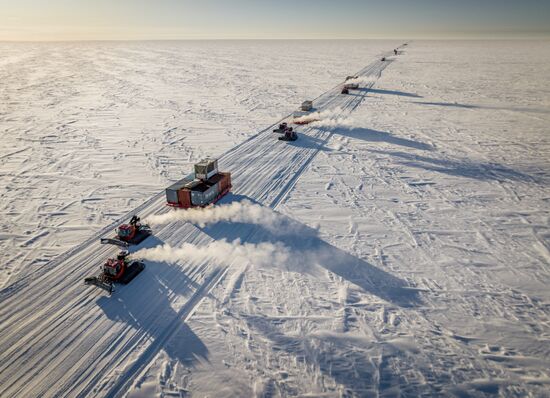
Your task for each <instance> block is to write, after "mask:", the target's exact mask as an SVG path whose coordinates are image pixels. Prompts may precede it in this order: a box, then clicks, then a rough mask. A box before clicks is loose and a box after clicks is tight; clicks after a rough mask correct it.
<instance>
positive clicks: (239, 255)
mask: <svg viewBox="0 0 550 398" xmlns="http://www.w3.org/2000/svg"><path fill="white" fill-rule="evenodd" d="M132 258H134V259H142V260H150V261H163V262H169V263H174V262H177V261H193V262H201V261H206V260H213V261H216V262H217V263H219V264H224V265H230V264H231V263H232V262H233V261H235V260H239V261H248V262H250V263H251V264H252V265H255V266H275V267H286V266H287V264H288V263H289V262H290V261H291V255H290V251H289V250H288V249H287V248H286V247H285V246H283V245H282V244H280V243H269V242H264V243H259V244H252V243H241V241H240V240H239V239H236V240H234V241H233V242H228V241H226V240H219V241H213V242H210V243H208V244H207V245H203V246H197V245H193V244H191V243H184V244H183V245H182V246H181V247H177V248H175V247H171V246H170V245H159V246H155V247H152V248H149V249H141V250H138V251H137V252H135V253H133V254H132Z"/></svg>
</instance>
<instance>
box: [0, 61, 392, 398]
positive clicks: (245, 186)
mask: <svg viewBox="0 0 550 398" xmlns="http://www.w3.org/2000/svg"><path fill="white" fill-rule="evenodd" d="M384 67H386V64H384V63H380V61H376V62H375V63H374V64H373V65H372V66H369V67H367V68H365V69H364V71H366V72H367V73H371V72H376V73H380V71H381V70H382V69H383V68H384ZM363 98H364V96H353V97H351V98H350V97H349V96H341V95H339V92H338V91H337V90H336V91H335V90H332V91H329V92H328V93H327V94H325V96H322V97H320V99H319V103H320V104H321V106H323V107H328V106H329V105H334V104H335V103H336V102H340V104H341V105H343V109H345V110H346V111H349V109H353V107H354V106H355V105H356V104H357V103H359V101H362V100H363ZM298 130H299V131H300V129H298ZM300 133H301V134H302V135H303V137H302V140H304V139H306V137H309V138H314V139H318V140H319V141H313V142H317V143H319V142H323V139H325V141H326V139H327V138H328V137H330V134H331V133H330V132H327V131H325V130H322V129H315V128H305V129H303V131H300ZM300 143H301V141H298V145H292V144H288V143H281V142H278V141H277V140H276V136H275V135H274V134H273V133H271V131H269V129H266V130H264V131H263V132H260V133H259V134H257V135H255V136H254V137H253V138H252V139H249V140H247V141H245V142H244V143H243V144H241V145H239V146H237V148H236V149H234V150H231V151H229V152H228V153H227V154H226V155H224V156H222V157H221V158H220V164H221V165H223V166H224V167H227V169H228V170H230V171H231V172H232V173H234V186H235V187H237V188H236V189H235V194H244V195H246V196H248V197H250V198H252V199H255V200H258V201H259V202H261V203H262V202H263V203H264V204H265V205H267V206H272V207H276V206H277V205H278V204H279V203H280V201H281V199H282V198H284V192H288V191H289V190H291V189H292V187H293V186H294V183H295V182H296V181H297V178H298V177H299V175H300V173H302V172H303V171H305V169H306V168H307V165H308V164H309V162H310V161H311V159H312V158H313V157H314V156H315V155H316V154H317V153H318V152H319V149H320V148H321V147H322V145H320V144H316V145H315V144H314V145H313V146H312V147H303V146H301V145H299V144H300ZM243 155H244V156H243ZM257 166H260V167H257ZM281 192H283V194H282V195H281ZM273 193H275V196H274V197H272V198H271V197H270V196H269V195H270V194H273ZM163 195H164V193H163V192H161V193H159V194H157V195H155V196H154V197H153V198H151V199H150V200H148V201H146V202H145V203H144V204H142V205H141V206H139V207H138V208H137V209H135V210H133V211H131V212H128V213H127V214H126V215H125V216H124V217H123V218H122V219H126V218H128V217H129V216H130V215H131V214H134V213H140V215H142V216H143V217H146V216H147V215H149V214H153V213H162V212H165V211H166V207H165V206H164V200H163ZM119 222H120V220H119V221H117V222H115V223H113V224H111V225H110V226H108V227H106V228H104V229H102V230H101V231H99V232H98V233H96V234H94V235H93V236H92V237H90V239H88V240H86V241H84V242H83V243H82V244H80V245H78V246H76V247H75V248H74V249H72V250H70V251H68V252H66V253H65V254H63V255H61V256H59V257H58V258H56V259H55V260H53V261H52V262H51V263H49V264H48V265H47V266H45V267H43V269H41V270H39V271H37V272H35V273H33V274H30V275H28V276H26V277H25V278H23V279H21V280H19V281H17V282H15V283H14V284H13V285H10V286H8V287H6V288H5V289H2V290H1V291H0V301H1V302H2V304H3V306H2V309H0V320H1V321H2V323H1V325H2V326H0V333H2V335H3V337H4V339H3V348H4V350H3V352H2V354H0V360H1V361H0V363H3V364H5V366H8V367H9V370H8V369H7V368H4V371H1V372H0V394H1V395H4V394H6V395H8V396H9V395H13V394H27V393H30V391H39V392H40V394H43V395H58V394H59V391H62V392H66V393H71V392H74V393H77V394H79V395H83V394H86V393H89V392H93V393H94V394H95V395H104V394H107V395H108V396H116V395H119V394H123V393H124V391H125V389H126V388H128V387H130V386H131V385H132V384H133V382H134V381H135V379H136V377H137V376H138V375H139V373H140V372H141V371H142V370H143V369H144V368H145V367H146V366H147V364H148V362H149V360H150V359H151V358H153V357H154V355H155V354H156V353H157V352H158V350H159V349H160V348H161V347H162V346H163V344H164V342H165V341H166V340H167V339H169V337H170V336H171V335H172V333H173V332H174V331H175V330H176V329H177V327H178V326H179V322H180V321H181V317H182V316H188V315H189V314H192V313H193V311H194V309H195V308H196V307H197V306H198V305H199V304H200V302H201V300H202V298H203V297H205V295H206V294H208V292H209V291H210V290H211V289H212V288H214V287H215V286H216V285H217V284H218V283H219V282H220V281H221V280H222V279H223V278H224V276H225V272H226V271H216V270H218V267H217V266H216V265H215V264H210V265H207V266H206V267H205V268H203V267H202V266H201V268H200V269H201V271H200V272H198V273H196V274H195V275H194V276H193V279H192V282H193V283H199V285H198V287H197V289H196V290H195V293H193V294H192V295H191V296H190V297H188V298H187V302H186V304H184V306H183V307H182V309H181V311H180V312H178V313H176V314H175V315H172V316H173V317H174V318H173V320H172V322H171V323H168V324H167V325H164V326H165V329H164V330H157V329H153V330H154V332H153V330H149V329H148V328H150V327H152V326H148V325H147V324H146V325H142V326H141V328H140V327H137V325H135V324H133V323H128V322H122V323H121V322H117V320H116V318H115V319H110V318H109V317H107V316H106V315H105V314H104V312H103V309H102V308H100V307H98V305H97V304H96V301H97V299H98V297H99V298H100V297H102V295H103V293H102V292H99V291H97V290H93V289H91V288H89V287H85V286H83V283H82V279H83V278H84V276H87V275H89V274H90V273H94V272H95V268H96V266H97V265H98V264H99V263H101V261H103V260H104V259H105V258H106V257H108V256H109V255H112V254H114V253H115V252H116V249H115V248H108V247H101V246H99V243H98V238H99V237H102V236H108V235H110V234H111V232H110V231H111V230H112V229H113V228H114V227H115V226H116V225H117V224H118V223H119ZM193 230H194V227H193V226H191V225H181V223H180V224H178V225H167V226H165V227H163V228H161V229H159V231H157V235H159V236H164V235H166V238H165V240H164V242H166V243H172V242H174V243H175V242H180V241H181V239H179V237H180V236H182V234H183V236H188V238H185V240H186V241H189V242H200V241H203V240H204V238H203V237H202V236H203V235H204V234H201V233H199V234H198V235H197V234H196V233H194V231H193ZM176 231H178V234H179V236H177V235H174V233H175V232H176ZM244 232H246V231H244ZM146 242H147V241H146ZM226 269H227V268H226ZM189 274H190V275H191V273H189ZM162 275H164V277H168V278H173V277H174V276H177V275H179V272H177V271H169V270H168V271H164V273H163V274H162ZM154 276H156V275H149V276H148V277H149V278H151V277H154ZM158 276H160V274H159V275H158ZM203 276H205V277H206V278H207V279H206V280H202V281H200V282H199V280H200V279H201V278H202V277H203ZM144 278H147V273H146V274H144V276H143V277H142V278H141V279H144ZM180 278H181V276H180ZM139 283H141V282H140V281H139V278H138V280H137V281H136V282H133V284H134V286H128V287H122V288H120V289H118V290H117V292H116V293H115V294H114V295H113V297H112V298H111V299H110V300H111V302H113V301H115V300H125V299H128V298H129V299H130V300H133V298H132V297H133V296H132V294H133V291H132V289H133V288H134V287H136V286H139ZM23 291H25V294H22V293H23ZM22 300H23V301H22ZM128 304H130V302H128ZM155 308H156V307H155V305H154V304H151V305H149V308H144V309H143V311H144V313H143V314H142V316H143V321H144V322H145V321H147V322H149V321H150V320H152V319H153V318H154V313H155ZM140 319H141V318H140ZM68 322H69V323H68ZM151 333H153V336H154V338H153V342H151V341H150V340H151V338H150V334H151ZM144 345H145V346H146V348H145V351H142V352H140V354H139V358H138V359H137V360H136V363H135V364H134V365H131V366H130V367H129V368H128V369H127V370H126V371H125V372H124V374H123V376H124V377H122V375H120V374H118V373H117V372H115V373H113V371H114V370H115V369H118V366H120V365H121V364H122V363H123V361H125V360H129V359H130V355H132V354H134V353H135V352H136V351H135V350H136V349H138V350H139V347H142V346H144ZM46 347H48V348H46ZM86 347H88V348H86ZM73 351H74V352H73ZM16 352H19V353H22V354H21V355H16V356H15V358H14V357H10V355H9V354H10V353H11V354H14V353H16ZM61 352H63V353H64V355H63V354H61ZM31 369H32V370H31ZM106 376H109V380H111V382H108V383H107V384H105V382H102V380H105V377H106ZM98 386H99V390H97V389H96V388H97V387H98Z"/></svg>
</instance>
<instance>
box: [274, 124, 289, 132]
mask: <svg viewBox="0 0 550 398" xmlns="http://www.w3.org/2000/svg"><path fill="white" fill-rule="evenodd" d="M287 128H288V124H287V123H286V122H284V123H281V124H279V127H278V128H276V129H274V130H273V132H274V133H280V134H282V133H284V132H285V130H286V129H287Z"/></svg>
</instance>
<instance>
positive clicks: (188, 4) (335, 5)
mask: <svg viewBox="0 0 550 398" xmlns="http://www.w3.org/2000/svg"><path fill="white" fill-rule="evenodd" d="M462 37H463V38H475V37H490V38H509V37H520V38H521V37H550V0H516V1H511V0H455V1H451V0H382V1H374V0H340V1H336V0H332V1H329V0H294V1H292V0H273V1H267V0H197V1H190V0H49V1H46V0H0V40H139V39H151V40H156V39H315V38H320V39H327V38H343V39H345V38H349V39H361V38H411V39H414V38H462Z"/></svg>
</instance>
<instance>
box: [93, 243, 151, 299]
mask: <svg viewBox="0 0 550 398" xmlns="http://www.w3.org/2000/svg"><path fill="white" fill-rule="evenodd" d="M144 269H145V264H144V263H142V262H141V261H133V260H130V259H129V258H128V252H127V251H125V250H123V251H121V252H120V253H119V254H118V255H117V256H116V258H110V259H108V260H107V261H106V262H105V263H104V264H103V265H102V266H101V273H100V274H99V275H97V276H91V277H88V278H85V279H84V283H85V284H86V285H94V286H97V287H99V288H101V289H103V290H106V291H107V292H109V294H112V293H113V291H114V284H115V283H121V284H123V285H126V284H127V283H130V282H131V281H132V280H133V279H134V278H135V277H136V276H138V274H139V273H140V272H141V271H143V270H144Z"/></svg>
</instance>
